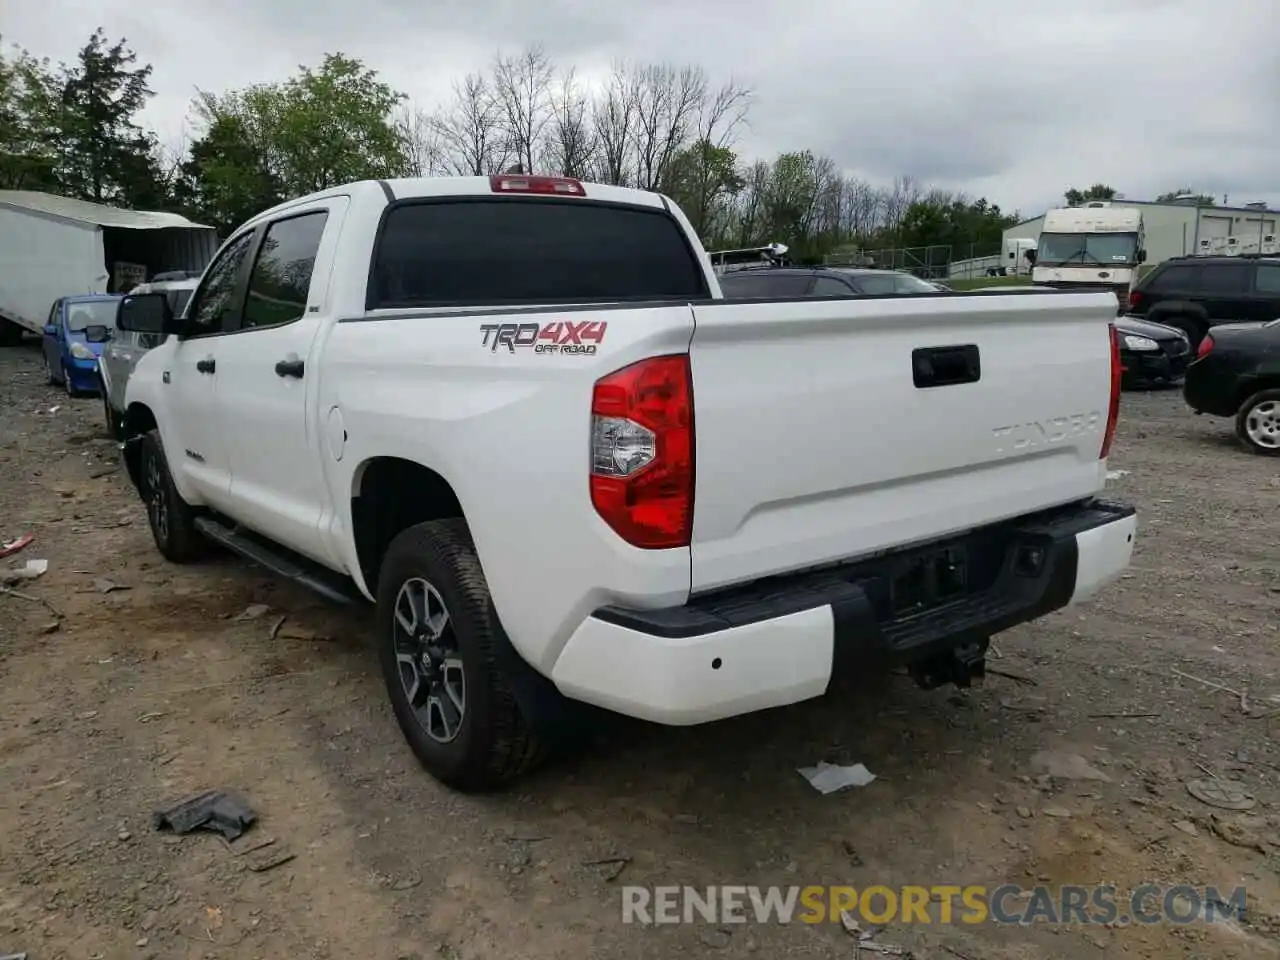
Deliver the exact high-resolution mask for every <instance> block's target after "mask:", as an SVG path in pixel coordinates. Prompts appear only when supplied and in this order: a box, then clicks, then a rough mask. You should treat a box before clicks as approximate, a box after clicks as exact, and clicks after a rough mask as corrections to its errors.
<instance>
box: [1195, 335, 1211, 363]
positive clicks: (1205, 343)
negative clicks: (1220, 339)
mask: <svg viewBox="0 0 1280 960" xmlns="http://www.w3.org/2000/svg"><path fill="white" fill-rule="evenodd" d="M1212 349H1213V337H1211V336H1209V335H1208V334H1207V333H1206V334H1205V335H1204V339H1203V340H1201V341H1200V346H1199V347H1197V348H1196V359H1197V360H1199V359H1200V358H1201V357H1203V356H1204V355H1205V354H1207V353H1208V352H1209V351H1210V350H1212Z"/></svg>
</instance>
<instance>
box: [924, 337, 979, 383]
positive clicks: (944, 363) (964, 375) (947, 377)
mask: <svg viewBox="0 0 1280 960" xmlns="http://www.w3.org/2000/svg"><path fill="white" fill-rule="evenodd" d="M911 375H912V379H913V380H914V381H915V385H916V386H917V387H919V388H920V389H921V390H923V389H925V388H927V387H953V386H956V385H957V384H961V383H977V382H978V380H979V379H981V377H982V359H981V358H980V357H979V356H978V345H977V344H976V343H964V344H959V345H957V346H954V347H917V348H916V349H914V350H912V351H911Z"/></svg>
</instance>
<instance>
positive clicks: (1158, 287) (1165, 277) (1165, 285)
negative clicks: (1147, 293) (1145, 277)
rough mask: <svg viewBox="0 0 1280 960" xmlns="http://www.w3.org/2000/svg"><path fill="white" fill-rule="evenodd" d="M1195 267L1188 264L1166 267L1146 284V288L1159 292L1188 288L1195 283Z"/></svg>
mask: <svg viewBox="0 0 1280 960" xmlns="http://www.w3.org/2000/svg"><path fill="white" fill-rule="evenodd" d="M1195 281H1196V268H1195V267H1192V266H1188V265H1183V266H1179V267H1168V268H1167V269H1165V270H1161V271H1160V272H1159V273H1157V274H1156V275H1155V276H1154V277H1152V278H1151V282H1150V283H1148V284H1147V289H1148V290H1151V291H1154V292H1160V291H1163V290H1190V289H1191V288H1192V287H1194V286H1195V285H1196V282H1195Z"/></svg>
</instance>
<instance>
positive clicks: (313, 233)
mask: <svg viewBox="0 0 1280 960" xmlns="http://www.w3.org/2000/svg"><path fill="white" fill-rule="evenodd" d="M328 217H329V215H328V214H327V213H325V212H324V211H319V212H317V213H305V214H303V215H302V216H299V217H290V218H289V219H288V220H277V221H276V222H275V223H273V224H271V226H269V227H268V228H267V232H266V235H265V236H264V237H263V238H262V246H261V247H260V248H259V249H258V260H257V262H256V263H255V264H254V265H253V273H251V274H250V275H249V296H248V299H246V300H245V304H244V320H243V321H242V325H243V326H245V327H276V326H279V325H280V324H283V323H292V322H293V321H294V320H299V319H301V318H302V315H303V314H304V313H306V311H307V298H308V296H309V295H310V292H311V274H312V271H313V270H315V265H316V254H317V253H318V252H319V251H320V238H321V237H323V236H324V225H325V221H326V220H327V219H328Z"/></svg>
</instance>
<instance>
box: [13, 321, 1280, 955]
mask: <svg viewBox="0 0 1280 960" xmlns="http://www.w3.org/2000/svg"><path fill="white" fill-rule="evenodd" d="M1111 465H1112V468H1113V469H1114V470H1116V471H1123V473H1122V475H1120V476H1118V477H1117V478H1116V479H1115V480H1114V481H1113V483H1112V486H1113V487H1114V491H1113V492H1114V494H1115V496H1117V497H1120V498H1123V499H1127V500H1129V501H1131V502H1133V503H1135V504H1136V505H1137V506H1138V508H1139V511H1140V524H1141V527H1140V535H1139V539H1138V546H1137V552H1136V555H1135V558H1134V563H1133V567H1132V570H1131V572H1130V573H1129V574H1127V575H1126V577H1125V579H1124V580H1122V581H1121V582H1119V583H1118V584H1116V585H1115V586H1114V587H1113V588H1111V589H1109V590H1108V591H1107V592H1106V593H1105V594H1103V595H1102V596H1101V597H1100V598H1098V599H1097V600H1096V601H1094V602H1092V603H1090V604H1088V605H1087V606H1083V607H1081V608H1079V609H1074V610H1071V611H1067V612H1062V613H1059V614H1056V615H1053V616H1051V617H1049V618H1046V619H1045V620H1043V621H1041V622H1039V623H1036V624H1034V625H1031V626H1028V627H1024V628H1020V629H1017V630H1014V631H1011V632H1010V633H1007V634H1004V635H1001V636H1000V637H999V638H998V640H997V642H996V646H997V648H998V651H997V652H998V654H999V656H998V658H997V659H993V660H992V661H991V662H990V666H992V667H994V668H996V669H998V670H1000V671H1002V672H1003V673H1004V674H1009V675H1013V676H1012V677H1010V676H991V677H989V678H988V679H987V681H986V683H985V685H984V686H982V687H981V688H975V689H973V690H971V691H968V692H966V693H960V692H957V691H954V690H949V689H943V690H938V691H932V692H924V691H920V690H917V689H915V687H914V686H913V685H912V684H911V683H910V681H908V680H907V679H905V678H903V677H892V678H889V680H888V682H886V681H885V679H884V678H869V680H868V682H865V683H860V684H857V685H855V686H854V687H853V688H852V689H850V690H847V691H842V692H841V693H840V695H838V696H835V695H833V696H829V697H827V698H825V699H823V700H821V701H817V702H812V703H807V704H803V705H799V706H796V707H793V708H788V709H785V710H777V711H770V712H768V713H765V714H760V715H755V716H750V717H746V718H742V719H739V720H734V721H729V722H725V723H719V724H714V725H710V726H707V727H702V728H697V729H688V730H666V729H661V728H656V727H652V726H648V725H645V724H639V723H632V722H629V721H626V722H624V721H619V722H618V723H616V724H613V725H612V726H610V728H609V729H608V730H607V731H602V733H601V736H600V737H599V741H598V743H597V744H596V745H594V746H593V747H591V748H589V749H587V750H584V751H582V752H580V753H578V754H575V755H574V756H572V757H568V758H565V759H563V760H561V761H559V762H557V763H555V764H553V765H551V766H549V767H547V768H546V769H544V770H543V771H541V772H540V773H538V774H537V775H536V776H534V777H533V778H531V779H530V780H528V781H526V782H524V783H523V784H522V785H521V786H520V787H519V788H518V789H517V790H516V791H513V792H511V793H508V794H505V795H501V796H496V797H487V798H469V797H462V796H458V795H454V794H451V793H449V792H447V791H446V790H444V789H442V788H441V787H439V786H438V785H437V784H436V783H435V782H433V781H432V780H431V779H430V778H428V777H427V776H426V775H425V774H424V773H423V772H422V771H421V770H420V768H419V767H418V766H417V765H416V763H415V761H414V759H413V757H412V755H411V754H410V753H409V750H408V748H407V747H406V746H405V745H404V743H403V741H402V740H401V738H400V735H399V732H398V731H397V729H396V727H395V724H394V721H393V719H392V717H391V713H390V710H389V709H388V707H387V704H386V701H385V698H384V695H383V691H382V689H381V681H380V678H379V676H378V673H377V668H376V665H375V663H374V659H373V657H372V655H371V651H370V647H369V640H368V635H367V627H366V621H365V619H364V617H363V616H360V615H355V614H335V613H334V612H333V610H332V609H330V608H327V607H325V606H324V605H323V603H322V602H320V601H317V600H315V599H313V598H312V597H311V596H310V595H308V594H306V593H304V592H302V591H300V590H299V589H297V588H295V587H294V586H293V585H292V584H288V583H282V582H279V581H276V580H273V579H271V578H270V577H267V576H265V575H264V574H263V573H262V572H261V571H258V570H255V569H253V568H251V567H249V566H247V565H245V564H244V563H242V562H240V561H238V560H236V559H234V558H230V557H224V558H219V559H216V560H212V561H210V562H208V563H204V564H201V565H199V566H197V567H189V568H178V567H174V566H172V565H169V564H167V563H165V562H164V561H163V560H162V559H161V558H160V557H159V556H158V554H157V553H156V552H155V550H154V547H153V545H152V543H151V539H150V536H149V534H148V532H147V527H146V521H145V516H144V514H143V511H142V509H141V507H140V505H139V503H138V502H137V500H136V498H135V496H134V495H133V494H132V492H131V490H130V489H129V487H128V485H127V482H126V479H125V477H124V475H123V473H122V472H120V471H118V470H115V469H114V468H115V466H116V458H115V453H114V450H113V448H112V446H111V444H110V443H109V442H108V441H107V440H106V438H105V436H104V435H103V428H102V426H101V407H100V404H99V401H97V400H96V399H92V398H90V399H82V400H68V398H67V397H66V396H65V395H63V394H61V393H60V392H59V391H57V390H56V389H54V388H52V387H49V386H46V385H45V383H44V382H43V376H42V374H41V371H40V361H39V352H38V350H37V349H35V344H32V343H28V344H27V345H25V346H23V347H21V348H17V349H9V350H4V351H0V541H3V540H10V539H12V538H14V537H17V536H18V535H20V534H23V533H26V532H33V533H34V534H35V536H36V540H35V542H34V543H33V544H32V545H31V546H29V547H27V548H26V550H24V551H23V552H22V554H21V555H20V556H19V557H17V558H15V562H16V563H18V564H21V563H22V562H25V561H26V560H28V559H37V558H39V559H45V560H48V562H49V569H48V572H47V573H46V574H45V575H44V576H43V577H41V578H39V579H38V580H34V581H31V582H29V583H26V584H23V585H22V586H21V587H20V590H21V592H22V594H23V595H24V596H21V597H20V596H18V595H17V594H12V593H11V594H7V595H2V596H0V716H2V717H3V722H0V783H2V784H3V789H2V790H0V850H2V851H3V856H0V954H4V953H6V952H10V951H28V955H29V957H30V960H50V958H60V957H61V958H92V957H97V958H114V957H155V958H164V960H168V958H198V957H200V958H203V957H226V958H235V957H245V958H249V957H282V958H284V957H287V958H307V957H314V958H335V960H336V958H347V957H368V958H384V957H385V958H401V957H418V958H430V957H445V958H466V960H470V958H489V957H498V956H519V957H522V958H527V960H544V958H553V957H554V958H558V957H565V958H569V957H573V958H581V957H585V956H595V957H609V958H613V957H617V958H655V960H656V958H664V960H665V958H669V957H672V956H675V955H677V953H680V952H688V953H692V954H695V955H720V956H726V957H734V956H746V955H750V954H758V955H760V956H765V957H779V956H800V955H803V956H806V957H842V958H846V957H850V956H853V955H854V953H855V943H854V941H853V940H852V939H851V937H850V935H849V934H848V933H847V932H845V931H844V930H843V929H842V928H841V925H840V924H839V923H836V924H831V923H824V924H819V925H809V924H801V923H792V924H778V923H772V924H755V923H750V924H745V925H732V926H724V927H716V926H713V925H711V924H707V923H702V922H698V923H694V924H688V925H684V924H680V925H671V926H652V927H645V926H639V925H624V924H623V923H622V922H621V914H622V911H621V902H622V895H621V890H620V887H621V886H622V885H624V884H640V885H664V884H678V885H691V886H695V887H702V886H706V885H711V884H733V883H739V884H756V885H761V886H763V885H768V884H783V885H793V884H850V885H853V886H855V887H858V888H862V887H866V886H868V885H871V884H888V885H890V886H897V885H903V884H922V885H926V886H928V885H936V884H969V883H972V884H983V885H986V886H987V887H988V888H994V887H996V886H998V885H999V884H1002V883H1006V882H1010V883H1017V884H1022V885H1024V886H1031V885H1034V884H1038V883H1041V884H1045V885H1047V886H1050V887H1057V886H1058V885H1060V884H1064V883H1078V884H1095V883H1110V884H1114V885H1116V886H1117V887H1118V888H1120V889H1121V890H1122V891H1124V890H1131V889H1133V888H1134V887H1136V886H1138V885H1139V884H1141V883H1143V882H1148V881H1149V882H1153V883H1157V884H1163V885H1166V886H1167V885H1172V884H1178V883H1185V884H1193V885H1210V884H1212V885H1216V886H1218V887H1219V888H1220V889H1222V890H1224V891H1226V890H1231V889H1233V888H1235V887H1237V886H1239V885H1244V886H1246V887H1247V889H1248V895H1249V898H1248V909H1247V911H1246V912H1245V914H1244V916H1243V918H1240V919H1239V920H1232V921H1223V922H1218V923H1215V924H1212V925H1210V924H1202V923H1197V924H1191V925H1186V926H1182V925H1176V924H1158V925H1154V926H1139V925H1129V926H1120V925H1112V926H1102V925H1097V924H1094V925H1074V926H1059V925H1050V924H1044V923H1035V924H1031V925H1027V926H1011V925H997V924H994V923H984V924H979V925H965V924H959V923H952V924H942V923H933V924H929V925H924V924H914V925H903V924H901V923H896V922H895V923H891V924H889V925H888V926H887V927H886V928H885V929H884V930H882V931H879V932H878V933H877V934H876V936H875V940H874V941H873V943H876V944H891V945H897V946H900V947H902V948H904V949H905V950H910V951H911V952H912V954H913V955H914V956H916V957H940V958H953V957H958V958H961V960H964V958H969V960H1014V958H1037V957H1055V958H1068V960H1075V958H1098V957H1102V956H1116V955H1128V956H1134V957H1151V958H1169V957H1184V956H1185V957H1196V958H1207V957H1213V958H1218V957H1223V958H1225V957H1239V958H1245V957H1248V958H1252V957H1276V956H1280V878H1278V876H1277V870H1280V853H1277V850H1278V849H1280V831H1277V829H1276V828H1277V826H1278V825H1280V807H1278V806H1277V804H1280V750H1278V749H1277V746H1276V745H1275V743H1274V741H1273V736H1272V735H1273V733H1274V732H1275V730H1276V722H1277V720H1280V715H1277V716H1276V717H1273V716H1272V714H1273V713H1275V712H1277V711H1280V676H1277V669H1278V667H1280V649H1278V643H1277V642H1278V641H1280V522H1278V520H1277V510H1276V507H1277V504H1278V503H1280V476H1278V470H1277V464H1276V462H1274V461H1270V460H1267V459H1264V458H1261V457H1256V456H1251V455H1250V454H1248V453H1246V452H1245V451H1243V450H1242V449H1240V448H1239V447H1238V446H1237V445H1236V444H1235V443H1234V441H1233V439H1232V437H1231V433H1230V427H1229V424H1227V423H1226V422H1224V421H1217V420H1211V419H1207V418H1196V417H1194V416H1192V415H1191V414H1190V413H1189V412H1188V411H1187V410H1186V409H1185V407H1184V406H1183V405H1182V402H1181V399H1180V397H1179V396H1178V395H1177V393H1176V392H1172V393H1171V392H1153V393H1140V394H1130V395H1126V398H1125V402H1124V408H1123V414H1122V422H1121V428H1120V434H1119V438H1118V440H1117V443H1116V449H1115V451H1114V452H1113V455H1112V464H1111ZM6 563H9V561H0V566H3V565H4V564H6ZM261 606H266V607H268V608H269V610H268V611H266V612H263V611H262V610H261V609H259V608H260V607H261ZM281 617H284V618H286V619H285V620H284V624H283V627H281V628H280V629H279V630H278V632H275V636H274V637H272V633H273V631H274V628H276V627H277V625H278V624H279V621H280V618H281ZM1175 671H1178V673H1175ZM1179 673H1181V674H1187V675H1190V676H1193V677H1199V678H1202V679H1203V680H1206V681H1210V683H1203V682H1199V681H1197V680H1193V679H1187V678H1185V677H1183V676H1179ZM1015 677H1016V678H1022V679H1015ZM1211 684H1216V686H1213V685H1211ZM1242 694H1244V696H1243V697H1242ZM1242 701H1243V702H1242ZM1101 714H1106V715H1108V716H1099V715H1101ZM1043 751H1051V752H1052V754H1053V756H1054V757H1056V758H1057V763H1058V765H1061V764H1062V763H1064V762H1065V763H1067V764H1068V769H1058V770H1055V771H1054V772H1055V773H1056V774H1059V775H1056V776H1055V775H1047V774H1046V773H1045V769H1046V768H1045V766H1044V763H1043V759H1044V758H1043V757H1041V758H1040V759H1039V760H1037V759H1035V758H1036V755H1037V754H1038V753H1040V752H1043ZM1064 758H1065V759H1064ZM824 759H825V760H829V761H837V762H854V761H859V762H862V763H865V764H866V765H867V766H868V767H869V768H870V769H871V770H872V771H873V772H874V773H876V774H877V775H878V777H879V779H877V780H876V781H875V782H874V783H872V784H870V785H869V786H867V787H864V788H861V789H856V790H852V791H848V792H843V793H838V794H831V795H827V796H823V795H820V794H818V793H817V792H816V791H814V790H813V789H812V788H811V787H810V786H809V785H808V784H807V783H806V782H805V781H804V780H803V779H802V778H801V777H800V776H799V775H798V774H797V772H796V768H797V767H798V766H803V765H809V764H812V763H814V762H816V761H818V760H824ZM1081 764H1083V765H1084V766H1081ZM1095 774H1096V775H1098V776H1101V777H1105V779H1080V776H1081V775H1085V776H1093V775H1095ZM1214 778H1217V779H1219V781H1220V782H1227V783H1231V782H1232V781H1237V783H1235V784H1234V785H1235V786H1238V787H1240V788H1242V789H1243V790H1244V791H1247V793H1248V794H1249V795H1250V796H1251V797H1252V798H1254V801H1255V805H1254V806H1253V808H1252V809H1251V810H1249V811H1247V812H1244V813H1234V812H1229V811H1223V810H1218V809H1215V808H1214V807H1211V806H1209V805H1207V804H1205V803H1203V802H1201V801H1199V800H1197V799H1195V798H1194V797H1193V796H1192V795H1191V794H1190V793H1189V792H1188V789H1187V787H1186V782H1187V781H1189V780H1196V779H1200V780H1206V779H1214ZM205 789H236V790H239V791H242V792H243V793H244V795H245V796H247V797H248V798H249V799H250V800H251V802H252V803H253V805H254V807H255V808H256V809H257V811H258V812H259V815H260V819H259V822H258V824H257V825H256V826H255V827H254V829H253V830H252V831H251V832H250V834H249V835H248V836H247V837H246V838H245V840H243V841H241V843H248V844H250V845H252V844H253V843H260V842H262V841H263V840H266V839H272V840H274V842H273V843H272V844H271V845H270V846H267V847H264V848H261V849H259V850H256V851H249V852H246V851H244V850H233V849H230V848H229V847H228V846H227V845H226V844H224V843H223V842H222V841H221V840H219V839H218V838H216V837H213V836H211V835H209V834H197V835H191V836H186V837H180V838H179V837H173V836H171V835H169V834H162V833H157V832H155V831H154V830H153V829H152V826H151V822H150V817H151V812H152V810H153V809H154V808H155V807H157V806H158V805H161V804H164V803H166V802H169V801H172V800H174V799H177V798H180V797H182V796H184V795H186V794H188V793H192V792H196V791H199V790H205ZM1064 814H1065V815H1064ZM285 855H292V859H289V860H288V861H287V862H283V863H279V864H277V865H275V866H271V863H272V862H273V861H274V860H279V859H281V857H282V856H285ZM607 858H619V859H617V860H615V861H612V862H610V863H599V862H598V861H603V860H605V859H607ZM263 867H268V869H261V868H263ZM619 871H620V872H619ZM1015 906H1016V903H1015ZM860 955H861V956H863V957H868V956H873V957H874V956H882V955H884V954H883V953H871V952H869V951H867V950H863V951H862V952H861V953H860Z"/></svg>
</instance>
